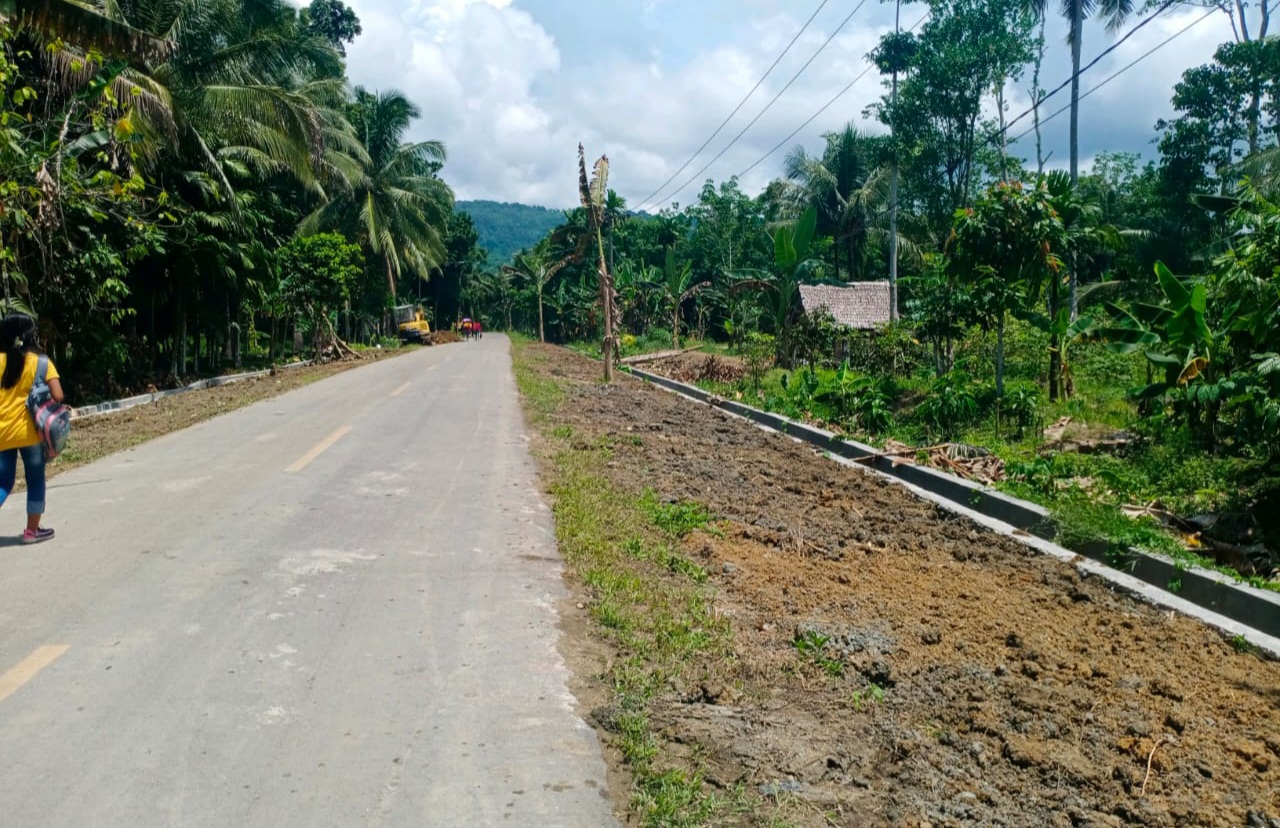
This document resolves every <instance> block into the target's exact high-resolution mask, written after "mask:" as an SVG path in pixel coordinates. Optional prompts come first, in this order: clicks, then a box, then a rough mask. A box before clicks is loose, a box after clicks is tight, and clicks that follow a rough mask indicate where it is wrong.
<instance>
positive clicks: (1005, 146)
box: [996, 78, 1009, 181]
mask: <svg viewBox="0 0 1280 828" xmlns="http://www.w3.org/2000/svg"><path fill="white" fill-rule="evenodd" d="M996 111H997V112H999V113H1000V180H1001V181H1008V180H1009V134H1008V129H1009V128H1008V127H1007V126H1005V117H1004V116H1005V111H1004V78H1000V79H999V80H998V81H997V82H996Z"/></svg>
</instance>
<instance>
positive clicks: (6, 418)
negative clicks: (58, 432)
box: [0, 352, 58, 451]
mask: <svg viewBox="0 0 1280 828" xmlns="http://www.w3.org/2000/svg"><path fill="white" fill-rule="evenodd" d="M39 360H40V358H39V357H38V356H36V355H35V354H27V364H26V365H25V366H24V367H23V369H22V377H21V379H19V380H18V384H17V385H15V386H13V387H12V388H0V451H8V450H9V449H15V448H23V447H24V446H34V445H35V444H36V443H38V442H40V434H39V432H37V431H36V424H35V423H34V422H32V420H31V414H30V412H28V411H27V395H28V394H30V393H31V386H32V385H34V384H35V381H36V364H37V363H38V362H39ZM6 362H8V358H7V356H6V355H5V354H4V353H3V352H0V376H3V375H4V367H5V363H6ZM44 378H45V379H46V380H51V379H58V369H57V368H55V367H54V366H53V360H49V370H48V371H46V372H45V376H44Z"/></svg>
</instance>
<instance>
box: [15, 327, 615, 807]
mask: <svg viewBox="0 0 1280 828" xmlns="http://www.w3.org/2000/svg"><path fill="white" fill-rule="evenodd" d="M522 429H523V426H522V420H521V415H520V410H519V405H518V401H517V398H516V390H515V385H514V382H513V380H512V377H511V371H510V358H509V350H508V342H507V340H506V339H505V338H504V337H501V336H498V335H493V334H490V335H488V336H486V337H485V338H484V339H483V340H481V341H479V342H471V343H461V344H457V345H449V346H446V347H437V348H427V349H424V350H422V351H420V352H418V353H414V354H411V355H408V356H403V357H400V358H397V359H393V360H388V361H385V362H380V363H377V364H374V365H370V366H367V367H363V368H359V369H357V370H353V371H348V372H346V373H343V374H341V375H338V376H336V377H333V378H331V379H328V380H325V381H323V382H319V383H316V384H315V385H312V386H309V387H307V388H304V389H302V390H299V391H296V392H294V393H291V394H288V395H286V396H284V397H281V398H279V399H276V400H273V401H269V402H264V403H261V404H259V405H256V406H253V407H252V408H248V409H245V410H243V411H240V412H237V413H234V414H230V415H227V416H224V417H221V418H218V419H215V420H213V421H210V422H208V423H205V424H203V425H199V426H196V427H194V428H191V429H188V430H186V431H183V432H181V433H177V434H172V435H169V436H168V437H164V438H161V439H159V440H156V441H154V442H151V443H148V444H146V445H143V446H141V447H139V448H137V449H135V450H132V451H129V452H126V453H124V454H120V455H116V456H114V457H110V458H108V459H106V460H103V461H101V462H99V463H95V464H93V465H91V466H87V467H85V468H82V469H79V470H76V471H74V472H71V473H68V474H65V475H62V476H60V477H58V478H56V479H55V480H54V481H53V482H52V484H51V487H50V491H49V514H48V522H49V524H50V525H52V526H54V527H55V528H56V529H57V531H58V537H57V539H56V540H55V541H53V542H51V543H49V544H46V545H43V546H35V547H22V546H18V545H14V542H13V541H11V540H10V539H9V538H10V536H16V535H17V534H18V532H19V530H20V528H21V525H22V521H23V515H22V512H23V498H24V497H25V495H23V494H21V493H20V494H18V495H17V496H16V497H15V498H14V499H13V500H12V501H11V502H10V503H8V504H7V506H6V508H5V509H4V510H3V512H0V536H3V537H0V544H8V545H5V546H0V826H3V828H64V827H65V828H97V826H110V827H111V828H116V827H117V826H118V827H119V828H146V827H147V826H202V827H203V826H235V827H236V828H245V827H247V826H262V827H263V828H268V827H269V828H282V827H283V826H298V828H321V826H335V827H336V828H348V826H436V825H439V826H489V825H527V826H591V827H592V828H594V826H605V825H616V822H615V820H614V817H613V815H612V811H611V808H610V804H609V800H608V797H607V794H606V791H605V768H604V763H603V760H602V758H601V751H600V746H599V744H598V743H597V741H596V738H595V734H594V733H593V732H592V731H591V729H590V728H588V727H587V726H586V725H585V724H584V723H583V721H582V720H581V719H580V718H579V716H578V715H577V714H576V713H575V708H574V699H573V698H572V696H571V695H570V694H569V692H568V690H567V689H566V678H567V671H566V668H565V664H564V662H563V660H562V659H561V657H560V655H559V653H558V651H557V648H556V644H557V636H558V632H557V627H556V620H557V619H556V612H555V604H556V601H557V600H558V599H560V598H561V597H562V584H561V582H560V570H561V563H560V559H559V556H558V553H557V551H556V548H555V541H554V535H553V533H552V525H551V519H550V514H549V512H548V510H547V508H546V506H545V504H544V503H543V502H542V500H541V498H540V497H539V494H538V487H537V484H536V482H535V478H534V475H535V469H534V467H533V465H532V461H531V460H530V459H529V456H528V452H527V450H526V443H525V438H524V436H523V434H522ZM73 439H74V438H73Z"/></svg>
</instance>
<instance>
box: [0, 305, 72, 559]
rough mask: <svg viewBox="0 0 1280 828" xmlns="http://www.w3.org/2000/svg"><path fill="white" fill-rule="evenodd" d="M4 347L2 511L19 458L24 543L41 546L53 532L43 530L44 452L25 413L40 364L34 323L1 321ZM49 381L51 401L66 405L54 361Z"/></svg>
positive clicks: (0, 382)
mask: <svg viewBox="0 0 1280 828" xmlns="http://www.w3.org/2000/svg"><path fill="white" fill-rule="evenodd" d="M0 345H2V346H3V348H4V350H3V352H0V505H4V502H5V500H7V499H8V497H9V494H10V493H11V492H12V491H13V484H14V481H15V479H16V478H17V475H18V455H19V454H21V455H22V469H23V472H24V473H25V475H26V479H27V528H26V531H24V532H23V533H22V542H23V543H41V542H42V541H47V540H49V539H50V538H52V537H53V530H52V529H48V528H46V527H43V526H41V525H40V519H41V518H43V517H44V505H45V504H44V497H45V459H44V446H43V445H42V443H41V440H40V433H39V432H38V431H37V430H36V425H35V422H34V421H33V420H32V419H31V413H30V412H29V411H28V410H27V397H28V395H29V394H30V393H31V389H32V386H34V385H35V380H36V368H37V366H38V365H39V362H40V350H39V347H38V346H37V344H36V321H35V320H34V319H32V318H31V317H30V316H28V315H27V314H25V313H11V314H8V315H7V316H5V317H4V319H3V320H0ZM45 381H46V382H47V383H48V384H49V392H50V394H51V396H52V397H53V399H54V400H55V401H56V402H62V399H63V395H62V383H61V381H59V379H58V369H57V368H55V367H54V365H53V362H52V361H49V362H48V368H47V369H46V373H45Z"/></svg>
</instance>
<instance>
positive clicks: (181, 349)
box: [177, 297, 187, 377]
mask: <svg viewBox="0 0 1280 828" xmlns="http://www.w3.org/2000/svg"><path fill="white" fill-rule="evenodd" d="M178 315H179V316H180V317H181V319H180V321H179V323H178V365H179V368H178V371H177V374H178V376H180V377H181V376H186V373H187V303H186V298H185V297H183V301H182V302H181V303H180V304H179V305H178Z"/></svg>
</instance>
